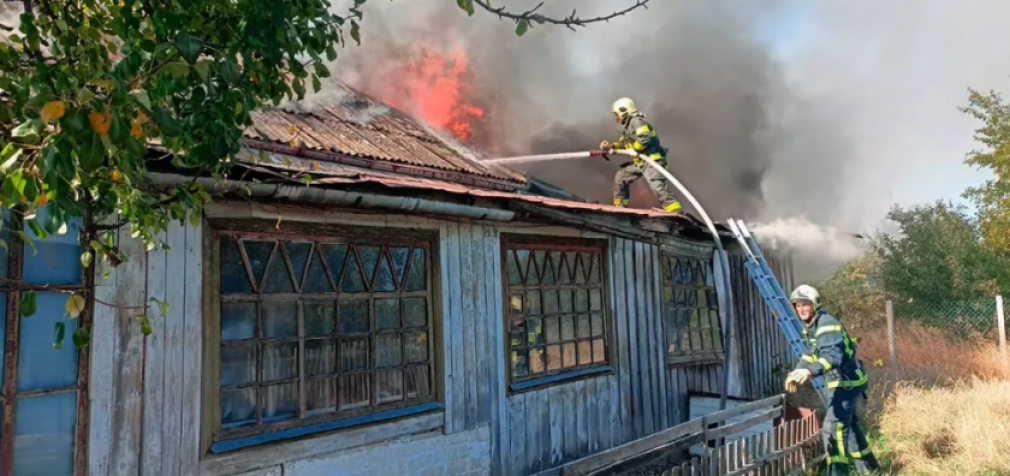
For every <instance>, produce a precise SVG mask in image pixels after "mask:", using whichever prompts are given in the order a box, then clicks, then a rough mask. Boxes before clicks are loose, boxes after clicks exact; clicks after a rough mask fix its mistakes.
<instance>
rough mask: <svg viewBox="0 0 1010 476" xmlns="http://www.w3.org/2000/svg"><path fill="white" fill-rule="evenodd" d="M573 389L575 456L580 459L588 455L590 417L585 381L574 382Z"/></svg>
mask: <svg viewBox="0 0 1010 476" xmlns="http://www.w3.org/2000/svg"><path fill="white" fill-rule="evenodd" d="M572 387H573V394H574V397H575V404H574V405H573V407H574V408H575V434H576V437H577V438H578V446H577V447H576V454H577V455H578V456H576V457H577V458H581V457H583V456H586V455H588V454H589V418H590V417H591V416H592V414H591V413H589V402H588V401H587V400H589V398H588V397H589V396H588V395H586V392H587V390H586V381H585V380H579V381H578V382H575V384H574V385H572Z"/></svg>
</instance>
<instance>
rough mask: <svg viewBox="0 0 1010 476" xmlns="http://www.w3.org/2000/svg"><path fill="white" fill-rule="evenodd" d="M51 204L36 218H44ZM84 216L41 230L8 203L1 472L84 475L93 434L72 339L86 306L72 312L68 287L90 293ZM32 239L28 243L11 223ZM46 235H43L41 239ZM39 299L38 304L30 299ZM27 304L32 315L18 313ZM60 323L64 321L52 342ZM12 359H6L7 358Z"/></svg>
mask: <svg viewBox="0 0 1010 476" xmlns="http://www.w3.org/2000/svg"><path fill="white" fill-rule="evenodd" d="M46 215H47V211H46V208H43V209H41V210H39V212H38V214H37V216H36V221H37V223H46ZM80 223H81V222H80V220H79V219H78V220H72V221H70V222H69V223H67V230H66V232H65V233H63V234H62V235H60V234H54V235H49V236H39V235H36V234H35V233H34V232H32V231H31V229H30V227H28V226H27V225H21V224H19V223H17V220H14V221H12V220H11V214H10V211H9V210H6V209H5V210H3V229H2V231H0V239H3V241H4V244H5V246H4V248H2V249H0V343H2V345H3V346H4V349H3V352H0V381H2V382H3V391H2V392H0V474H2V475H19V474H46V475H54V476H63V475H66V476H70V475H74V474H84V472H85V467H84V466H85V463H86V461H85V458H86V454H87V451H86V445H85V442H84V441H83V435H85V434H86V433H87V424H88V422H87V394H86V387H87V378H88V373H87V362H88V354H87V348H83V349H77V348H76V347H75V346H74V344H73V342H72V341H71V335H72V334H73V330H74V328H75V327H76V326H78V325H84V326H86V325H88V323H87V320H88V319H89V317H88V314H89V313H88V312H87V311H85V312H84V313H83V314H81V315H80V316H79V317H78V318H76V319H71V318H70V316H69V315H68V314H67V311H66V303H67V298H68V294H69V293H72V292H73V293H80V294H82V295H84V294H85V289H86V288H85V282H84V279H83V278H84V273H83V272H82V268H83V267H82V266H81V261H80V255H81V247H80V243H79V241H78V240H79V235H78V233H79V230H80ZM18 228H23V230H24V234H25V235H27V236H28V237H30V238H31V239H32V241H31V243H23V242H22V241H21V237H20V234H18V233H11V230H12V229H18ZM40 238H42V239H40ZM32 300H33V301H34V303H32V302H31V301H32ZM22 307H25V308H31V307H33V308H34V309H35V312H34V314H31V315H30V316H27V317H23V316H20V311H19V310H20V309H22ZM57 323H62V324H63V326H64V328H65V332H64V335H65V338H64V339H63V341H62V345H61V347H60V348H58V349H57V348H55V347H54V345H53V344H54V337H55V333H54V329H55V327H56V324H57ZM5 359H6V361H5Z"/></svg>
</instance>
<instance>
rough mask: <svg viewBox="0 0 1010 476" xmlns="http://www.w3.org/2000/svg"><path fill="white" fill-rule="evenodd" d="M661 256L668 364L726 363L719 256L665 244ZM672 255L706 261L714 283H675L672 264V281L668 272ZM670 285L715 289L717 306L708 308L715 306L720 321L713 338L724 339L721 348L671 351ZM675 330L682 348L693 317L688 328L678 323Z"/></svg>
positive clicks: (673, 286) (663, 312)
mask: <svg viewBox="0 0 1010 476" xmlns="http://www.w3.org/2000/svg"><path fill="white" fill-rule="evenodd" d="M659 256H660V260H661V262H660V263H659V272H660V286H661V292H662V294H661V296H662V307H661V309H662V325H663V342H664V344H665V346H666V347H665V350H664V358H665V360H666V364H667V366H669V367H680V366H692V365H715V364H722V363H723V362H724V357H725V354H724V352H725V350H724V349H725V347H724V346H725V343H724V342H722V340H723V309H722V305H721V304H722V303H721V298H722V296H721V295H720V293H719V285H718V282H717V280H716V273H715V271H716V270H715V267H716V264H717V263H716V259H717V258H716V256H715V254H714V252H702V251H700V250H682V249H669V248H667V247H663V249H662V250H661V251H660V254H659ZM669 257H672V258H675V259H677V260H678V261H679V260H682V259H683V260H692V261H696V262H700V263H701V264H702V265H703V272H704V273H706V277H707V278H709V279H706V283H707V282H709V281H710V282H711V284H706V285H704V286H684V285H680V284H674V283H673V276H672V274H673V269H672V268H671V269H670V274H671V276H670V281H668V280H667V273H666V263H667V259H668V258H669ZM668 283H669V284H668ZM668 287H672V288H674V289H677V288H689V289H693V290H694V291H695V292H697V291H698V290H706V291H707V290H711V292H712V296H713V297H714V306H715V307H714V308H712V307H709V308H708V310H709V311H713V310H714V311H715V313H716V323H717V326H716V327H715V328H714V329H715V331H714V334H713V335H712V338H713V341H712V342H716V341H718V342H719V343H720V347H719V348H717V349H716V348H711V349H698V350H694V349H692V350H686V351H685V350H677V351H670V346H671V344H674V343H673V342H670V340H669V336H670V332H668V331H669V329H668V328H669V326H670V322H671V320H670V319H668V318H667V313H668V312H670V311H668V310H667V302H666V296H667V294H666V289H667V288H668ZM711 305H712V304H710V306H711ZM692 309H699V308H698V307H694V308H692ZM674 322H675V320H674ZM706 329H707V330H709V332H710V333H712V332H713V331H712V329H713V328H712V327H711V326H710V327H707V328H706ZM685 331H686V332H685ZM674 332H676V334H677V336H678V341H677V342H676V343H675V344H677V348H678V349H680V348H682V346H681V345H680V344H681V343H682V342H683V340H682V337H683V336H685V334H686V335H687V336H690V333H691V332H692V331H691V325H690V320H689V322H688V325H687V327H686V328H684V329H681V328H680V326H676V328H675V329H674ZM698 332H700V331H698ZM688 338H689V337H688ZM702 342H704V341H702Z"/></svg>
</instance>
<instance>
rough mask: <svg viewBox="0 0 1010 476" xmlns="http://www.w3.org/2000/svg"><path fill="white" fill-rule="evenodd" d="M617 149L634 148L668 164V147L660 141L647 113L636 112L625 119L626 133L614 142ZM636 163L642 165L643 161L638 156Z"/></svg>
mask: <svg viewBox="0 0 1010 476" xmlns="http://www.w3.org/2000/svg"><path fill="white" fill-rule="evenodd" d="M614 148H615V149H632V150H634V151H636V152H638V153H639V154H643V155H645V156H646V157H648V158H650V159H652V160H655V161H656V162H659V163H660V165H662V166H664V167H665V166H666V154H667V152H668V151H667V149H666V148H664V147H663V145H662V144H661V143H660V142H659V136H657V135H656V130H655V129H653V128H652V124H649V122H648V121H646V120H645V115H643V114H642V113H641V112H635V113H633V114H631V115H629V116H628V117H627V118H626V119H625V120H624V134H623V135H621V138H620V139H617V141H616V142H614ZM634 163H635V165H642V164H643V162H642V160H641V159H638V158H637V157H636V158H635V160H634Z"/></svg>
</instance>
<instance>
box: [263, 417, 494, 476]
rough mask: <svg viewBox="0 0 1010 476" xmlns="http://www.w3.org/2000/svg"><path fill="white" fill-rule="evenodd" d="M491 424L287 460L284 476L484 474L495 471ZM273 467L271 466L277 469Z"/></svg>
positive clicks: (466, 475)
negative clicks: (492, 465)
mask: <svg viewBox="0 0 1010 476" xmlns="http://www.w3.org/2000/svg"><path fill="white" fill-rule="evenodd" d="M490 445H491V441H490V431H489V430H488V427H486V426H485V427H481V428H477V429H475V430H470V431H463V432H459V433H455V434H452V435H448V436H446V435H443V434H441V433H433V434H426V435H415V436H412V437H407V438H403V439H399V440H393V441H387V442H384V443H380V444H376V445H372V446H366V447H363V448H357V449H354V450H349V451H347V452H342V453H338V454H335V455H333V456H327V457H323V458H316V459H311V460H303V461H295V462H291V463H286V464H284V465H283V468H280V467H275V468H276V469H282V471H279V472H273V473H267V474H271V475H273V474H278V475H283V476H317V475H324V474H333V475H337V474H339V475H341V476H373V475H374V476H378V475H407V474H409V475H411V476H481V475H487V474H490V473H491V468H490V466H491V454H490V448H491V446H490ZM275 468H271V469H275Z"/></svg>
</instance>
